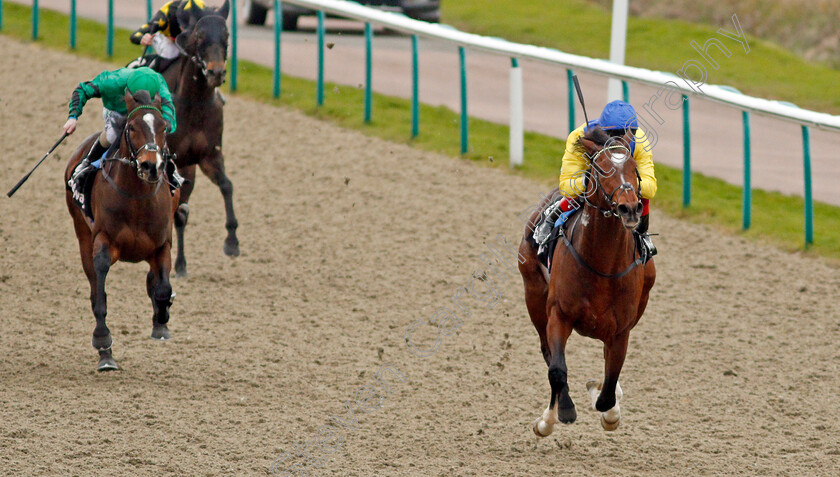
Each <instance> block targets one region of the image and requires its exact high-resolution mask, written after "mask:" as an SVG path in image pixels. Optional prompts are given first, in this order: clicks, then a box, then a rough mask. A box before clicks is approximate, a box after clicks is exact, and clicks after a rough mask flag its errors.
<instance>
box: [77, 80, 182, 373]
mask: <svg viewBox="0 0 840 477" xmlns="http://www.w3.org/2000/svg"><path fill="white" fill-rule="evenodd" d="M125 102H126V107H127V108H128V111H129V113H128V115H127V116H126V127H125V130H124V132H123V134H122V136H121V138H120V143H119V151H118V152H117V153H116V154H115V155H114V157H113V158H110V159H106V160H104V165H103V167H102V170H101V171H98V172H97V174H96V177H95V179H94V183H93V190H92V192H91V197H90V204H91V208H92V212H93V222H91V221H90V219H88V217H87V216H85V214H84V212H83V211H82V210H81V209H80V208H79V207H78V206H77V205H76V204H75V203H74V202H73V197H72V193H71V192H70V190H69V188H68V190H67V207H68V208H69V209H70V215H71V216H72V217H73V226H74V227H75V229H76V238H77V239H78V240H79V252H81V255H82V266H83V267H84V270H85V274H86V275H87V278H88V281H89V282H90V302H91V306H92V307H93V315H94V316H95V317H96V328H94V330H93V347H94V348H96V349H97V351H99V358H100V359H99V366H98V368H97V369H98V370H99V371H106V370H111V369H117V364H116V362H115V361H114V358H113V356H112V354H111V343H112V339H111V332H110V331H109V330H108V326H106V324H105V316H106V314H107V305H106V295H105V277H106V276H107V274H108V270H110V268H111V265H113V264H114V263H115V262H117V261H124V262H133V263H137V262H140V261H146V262H148V263H149V274H148V275H147V277H146V292H147V293H148V294H149V298H151V300H152V307H153V308H154V315H153V317H152V338H155V339H160V340H166V339H169V330H168V328H167V323H168V322H169V306H170V305H171V304H172V301H171V297H172V286H171V285H170V284H169V269H170V267H171V260H172V259H171V257H170V248H171V246H172V215H173V213H174V211H175V205H176V204H177V202H178V201H177V197H174V198H173V197H172V194H171V193H170V191H169V187H168V186H167V185H166V184H165V182H166V181H167V178H166V174H165V170H164V167H165V163H164V157H165V151H166V133H165V128H166V124H165V121H164V119H163V117H162V115H161V112H160V103H161V100H160V96H159V95H155V99H154V100H152V99H151V98H150V97H149V94H148V93H147V92H145V91H141V92H138V93H137V94H136V95H135V97H132V96H131V94H129V93H128V92H126V95H125ZM97 137H98V135H93V136H90V137H88V138H87V139H86V140H85V141H84V142H83V143H82V145H81V146H80V147H79V148H78V149H77V150H76V152H75V153H73V155H72V156H71V157H70V161H69V162H68V164H67V169H66V170H65V172H64V182H65V183H66V182H67V180H68V179H69V178H70V175H71V174H72V172H73V169H74V168H75V167H76V164H78V163H79V161H80V160H81V158H82V157H84V155H85V154H86V153H87V151H89V150H90V147H91V145H92V144H93V141H94V140H96V139H97ZM176 196H177V193H176Z"/></svg>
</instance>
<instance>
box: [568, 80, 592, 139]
mask: <svg viewBox="0 0 840 477" xmlns="http://www.w3.org/2000/svg"><path fill="white" fill-rule="evenodd" d="M572 81H574V82H575V90H576V91H577V94H578V100H580V107H581V108H582V109H583V119H585V120H586V127H589V117H588V116H587V115H586V105H585V104H583V93H582V92H581V91H580V83H579V82H578V78H577V75H572Z"/></svg>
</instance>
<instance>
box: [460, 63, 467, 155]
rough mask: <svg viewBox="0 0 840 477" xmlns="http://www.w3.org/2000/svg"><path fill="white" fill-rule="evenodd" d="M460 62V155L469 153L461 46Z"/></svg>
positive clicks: (465, 64)
mask: <svg viewBox="0 0 840 477" xmlns="http://www.w3.org/2000/svg"><path fill="white" fill-rule="evenodd" d="M458 56H459V58H460V60H461V154H466V153H467V151H469V125H468V122H469V116H468V115H467V53H466V50H465V49H464V47H463V46H459V47H458Z"/></svg>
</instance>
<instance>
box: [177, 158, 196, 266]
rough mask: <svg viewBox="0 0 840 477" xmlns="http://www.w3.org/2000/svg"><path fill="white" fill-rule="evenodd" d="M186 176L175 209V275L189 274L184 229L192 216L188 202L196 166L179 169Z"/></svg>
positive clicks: (193, 185)
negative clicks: (176, 240) (178, 202)
mask: <svg viewBox="0 0 840 477" xmlns="http://www.w3.org/2000/svg"><path fill="white" fill-rule="evenodd" d="M178 172H179V173H180V174H181V175H182V176H183V177H184V184H183V185H182V186H181V197H180V202H181V203H180V204H179V205H178V208H177V209H176V210H175V217H174V219H175V220H174V221H175V234H176V236H177V237H178V257H177V258H176V259H175V276H177V277H185V276H187V257H186V256H185V255H184V229H185V228H186V227H187V220H188V219H189V217H190V205H189V204H188V203H187V202H189V200H190V195H192V191H193V187H195V166H194V165H193V166H186V167H184V168H183V169H180V168H179V169H178Z"/></svg>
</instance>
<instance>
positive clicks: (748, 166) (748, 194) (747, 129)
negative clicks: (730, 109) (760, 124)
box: [741, 111, 752, 230]
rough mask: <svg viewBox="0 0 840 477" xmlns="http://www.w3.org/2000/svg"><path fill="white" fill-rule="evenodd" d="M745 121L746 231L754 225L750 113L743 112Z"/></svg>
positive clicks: (744, 226)
mask: <svg viewBox="0 0 840 477" xmlns="http://www.w3.org/2000/svg"><path fill="white" fill-rule="evenodd" d="M741 115H742V116H743V119H744V223H743V228H744V230H748V229H749V228H750V225H751V224H752V171H751V169H752V165H751V164H750V162H751V160H752V158H751V157H750V156H751V153H750V113H748V112H746V111H741Z"/></svg>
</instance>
